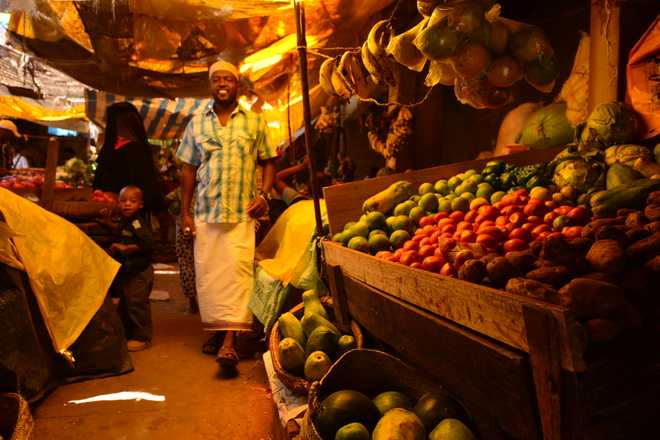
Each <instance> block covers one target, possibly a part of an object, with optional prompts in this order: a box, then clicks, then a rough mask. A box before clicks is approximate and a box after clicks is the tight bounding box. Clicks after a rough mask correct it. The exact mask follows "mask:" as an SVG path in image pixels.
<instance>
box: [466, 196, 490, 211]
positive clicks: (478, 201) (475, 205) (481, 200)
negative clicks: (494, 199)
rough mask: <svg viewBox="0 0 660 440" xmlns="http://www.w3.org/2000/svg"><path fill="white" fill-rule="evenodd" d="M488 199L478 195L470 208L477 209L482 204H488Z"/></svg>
mask: <svg viewBox="0 0 660 440" xmlns="http://www.w3.org/2000/svg"><path fill="white" fill-rule="evenodd" d="M488 204H489V203H488V199H485V198H483V197H477V198H475V199H474V200H472V201H471V202H470V209H471V210H472V209H477V208H479V207H480V206H482V205H488Z"/></svg>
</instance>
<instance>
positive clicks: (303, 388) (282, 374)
mask: <svg viewBox="0 0 660 440" xmlns="http://www.w3.org/2000/svg"><path fill="white" fill-rule="evenodd" d="M321 303H322V304H323V306H324V307H325V309H326V310H327V311H328V314H329V315H330V318H331V319H332V318H333V317H334V312H333V310H332V298H330V297H327V296H324V297H321ZM289 312H290V313H293V315H294V316H295V317H296V318H298V319H300V318H302V316H303V313H304V307H303V304H302V303H300V304H298V305H297V306H295V307H294V308H292V309H291V310H289ZM351 333H352V334H353V337H354V338H355V344H356V345H357V347H358V348H362V347H363V345H364V337H363V336H362V331H361V330H360V327H359V326H358V325H357V323H356V322H355V321H351ZM280 340H281V338H280V326H279V323H278V322H275V325H273V328H272V330H271V332H270V338H269V340H268V349H269V350H270V354H271V357H272V359H273V368H274V370H275V374H277V377H278V378H279V379H280V381H281V382H282V383H283V384H284V385H286V386H287V388H289V389H290V390H291V391H293V392H294V393H296V394H307V393H308V392H309V388H310V386H311V385H312V383H311V382H310V381H308V380H307V379H305V378H304V377H299V376H296V375H294V374H291V373H289V372H288V371H286V370H285V369H284V367H282V363H281V361H280V350H279V346H280Z"/></svg>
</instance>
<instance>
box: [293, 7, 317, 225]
mask: <svg viewBox="0 0 660 440" xmlns="http://www.w3.org/2000/svg"><path fill="white" fill-rule="evenodd" d="M294 9H295V13H296V34H297V37H298V59H299V63H300V80H301V82H302V102H303V112H304V113H303V116H304V118H305V150H306V151H307V157H308V158H309V161H308V162H309V176H310V186H311V190H312V197H313V198H314V216H315V217H316V233H317V235H319V236H320V235H322V234H323V220H322V218H321V204H320V202H319V197H318V180H317V178H316V161H315V160H314V156H313V155H312V153H313V151H312V114H311V110H310V103H309V82H308V72H307V37H306V36H305V6H304V4H303V0H294Z"/></svg>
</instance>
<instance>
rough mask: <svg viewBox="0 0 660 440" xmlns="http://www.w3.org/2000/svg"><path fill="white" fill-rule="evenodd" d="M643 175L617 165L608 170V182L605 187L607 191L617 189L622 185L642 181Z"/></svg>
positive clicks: (627, 167)
mask: <svg viewBox="0 0 660 440" xmlns="http://www.w3.org/2000/svg"><path fill="white" fill-rule="evenodd" d="M641 178H642V175H641V174H639V173H638V172H637V171H635V170H633V169H632V168H630V167H629V166H626V165H621V164H620V163H615V164H612V165H611V166H610V168H609V169H608V170H607V181H606V185H605V187H606V188H607V189H612V188H616V187H618V186H621V185H627V184H628V183H631V182H634V181H635V180H637V179H641Z"/></svg>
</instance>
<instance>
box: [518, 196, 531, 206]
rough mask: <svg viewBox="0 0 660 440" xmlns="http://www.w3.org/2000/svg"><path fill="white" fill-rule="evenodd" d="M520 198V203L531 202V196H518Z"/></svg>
mask: <svg viewBox="0 0 660 440" xmlns="http://www.w3.org/2000/svg"><path fill="white" fill-rule="evenodd" d="M518 200H519V201H520V204H521V205H526V204H527V202H529V197H527V196H520V197H519V198H518Z"/></svg>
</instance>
